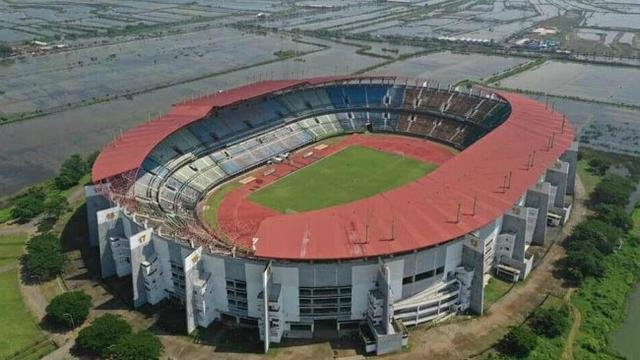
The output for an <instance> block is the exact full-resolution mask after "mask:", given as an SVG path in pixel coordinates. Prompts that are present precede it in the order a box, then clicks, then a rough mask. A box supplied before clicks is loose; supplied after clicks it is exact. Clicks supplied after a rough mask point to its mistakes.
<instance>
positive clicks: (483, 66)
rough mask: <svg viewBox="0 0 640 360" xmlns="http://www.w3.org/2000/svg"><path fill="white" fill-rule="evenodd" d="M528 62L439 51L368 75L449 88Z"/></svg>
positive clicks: (521, 59)
mask: <svg viewBox="0 0 640 360" xmlns="http://www.w3.org/2000/svg"><path fill="white" fill-rule="evenodd" d="M527 61H528V60H527V59H524V58H509V57H502V56H488V55H480V54H470V55H464V54H455V53H451V52H439V53H434V54H428V55H424V56H419V57H415V58H410V59H407V60H405V61H402V62H396V63H393V64H390V65H387V66H384V67H381V68H377V69H375V70H373V71H372V72H371V73H372V74H395V75H401V76H407V77H417V78H424V79H429V80H436V81H439V82H440V83H441V84H442V85H444V86H448V85H449V84H454V83H456V82H458V81H460V80H464V79H474V80H479V79H481V78H486V77H490V76H491V75H494V74H496V73H499V72H502V71H505V70H507V69H509V68H512V67H514V66H517V65H519V64H523V63H525V62H527Z"/></svg>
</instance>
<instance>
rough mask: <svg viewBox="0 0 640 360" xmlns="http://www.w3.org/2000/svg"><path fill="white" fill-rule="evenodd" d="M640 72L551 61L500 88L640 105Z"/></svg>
mask: <svg viewBox="0 0 640 360" xmlns="http://www.w3.org/2000/svg"><path fill="white" fill-rule="evenodd" d="M638 79H640V69H636V68H624V67H608V66H602V65H587V64H579V63H565V62H559V61H548V62H546V63H544V64H543V65H541V66H539V67H537V68H536V69H533V70H529V71H526V72H523V73H520V74H517V75H515V76H513V77H510V78H507V79H504V80H502V81H500V86H502V87H506V88H511V89H522V90H532V91H539V92H545V93H548V94H553V95H558V96H576V97H580V98H584V99H593V100H599V101H606V102H610V103H616V104H618V103H624V104H632V105H640V82H639V81H638Z"/></svg>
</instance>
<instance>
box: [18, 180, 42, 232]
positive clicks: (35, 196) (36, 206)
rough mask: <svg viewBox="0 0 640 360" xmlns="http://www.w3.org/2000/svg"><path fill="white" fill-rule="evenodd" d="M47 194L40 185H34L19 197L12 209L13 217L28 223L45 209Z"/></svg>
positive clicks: (19, 221)
mask: <svg viewBox="0 0 640 360" xmlns="http://www.w3.org/2000/svg"><path fill="white" fill-rule="evenodd" d="M45 198H46V194H45V193H44V191H43V190H42V188H40V187H33V188H31V189H29V190H28V191H27V193H26V194H24V195H23V196H21V197H19V198H18V199H17V200H16V202H15V203H14V206H13V208H12V209H11V218H13V219H15V220H16V221H17V222H18V223H21V224H22V223H26V222H28V221H29V220H31V219H33V218H34V217H36V216H38V215H40V214H41V213H42V212H43V211H44V200H45Z"/></svg>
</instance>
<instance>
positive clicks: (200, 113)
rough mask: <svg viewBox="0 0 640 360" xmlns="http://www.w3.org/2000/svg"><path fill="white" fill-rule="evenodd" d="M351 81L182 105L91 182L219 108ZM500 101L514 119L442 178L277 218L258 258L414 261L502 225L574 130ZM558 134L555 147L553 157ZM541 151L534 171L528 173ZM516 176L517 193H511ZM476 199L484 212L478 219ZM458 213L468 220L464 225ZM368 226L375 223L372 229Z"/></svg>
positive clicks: (102, 162)
mask: <svg viewBox="0 0 640 360" xmlns="http://www.w3.org/2000/svg"><path fill="white" fill-rule="evenodd" d="M343 79H344V80H347V79H349V78H348V77H325V78H314V79H309V80H281V81H262V82H259V83H255V84H251V85H247V86H242V87H239V88H235V89H232V90H227V91H224V92H221V93H217V94H214V95H210V96H206V97H203V98H199V99H197V100H195V101H189V102H183V103H180V104H176V105H174V107H173V108H172V110H171V111H170V112H169V113H168V114H166V115H164V116H162V117H160V118H157V119H154V120H152V121H149V122H146V123H144V124H141V125H139V126H137V127H135V128H133V129H131V130H129V131H128V132H126V133H125V134H124V135H123V136H121V137H120V138H118V139H117V140H115V141H114V142H112V143H110V144H108V145H107V146H106V147H105V148H104V149H103V151H102V152H101V153H100V155H99V156H98V158H97V160H96V162H95V164H94V167H93V172H92V179H93V181H94V182H99V181H102V180H105V179H108V178H110V177H113V176H115V175H118V174H121V173H124V172H127V171H131V170H135V169H137V168H139V167H140V165H141V164H142V162H143V160H144V159H145V158H146V156H147V155H148V154H149V153H150V152H151V151H152V150H153V148H155V147H156V146H157V145H158V144H159V143H160V142H161V141H162V140H163V139H165V138H166V137H167V136H169V135H171V134H172V133H173V132H175V131H177V130H178V129H180V128H183V127H185V126H187V125H189V124H191V123H193V122H195V121H197V120H200V119H202V118H203V117H205V116H206V115H207V114H209V113H210V112H211V111H213V110H214V109H215V108H219V107H223V106H227V105H230V104H233V103H235V102H238V101H242V100H246V99H250V98H253V97H258V96H261V95H265V94H268V93H270V92H274V91H278V90H283V89H288V88H292V87H295V86H301V85H305V84H310V85H313V84H319V83H322V82H328V81H339V80H343ZM388 79H393V78H388ZM502 96H503V97H504V98H505V99H506V100H507V101H508V102H509V103H511V107H512V113H511V115H510V117H509V118H508V119H507V120H506V121H505V122H504V123H503V124H502V125H500V126H499V127H498V128H496V129H494V130H493V131H491V132H490V133H489V134H487V135H486V136H484V137H483V138H482V139H480V140H479V141H477V142H476V143H474V144H473V145H471V146H470V147H468V148H467V149H465V150H464V151H463V152H461V153H460V154H459V155H458V156H456V157H454V158H453V159H451V160H449V161H447V162H446V163H444V164H443V165H442V166H440V167H439V168H438V169H436V170H435V171H433V172H431V173H429V174H428V175H426V176H425V177H423V178H421V179H419V180H418V181H416V182H414V183H411V184H408V185H405V186H403V187H400V188H397V189H394V190H391V191H388V192H385V193H383V194H378V195H376V196H373V197H370V198H367V199H362V200H359V201H356V202H352V203H349V204H345V205H341V206H335V207H330V208H326V209H321V210H315V211H310V212H305V213H300V214H290V215H278V216H273V217H269V218H267V219H265V220H264V221H263V222H262V223H261V224H260V227H259V228H258V231H257V233H256V235H255V237H256V238H257V243H256V253H255V255H256V256H258V257H264V258H279V259H296V260H322V259H347V258H357V257H366V256H377V255H383V254H390V253H398V252H406V251H411V250H414V249H420V248H424V247H428V246H432V245H436V244H440V243H444V242H447V241H449V240H452V239H455V238H457V237H459V236H462V235H464V234H466V233H469V232H471V231H474V230H477V229H478V228H480V227H482V226H485V225H487V224H488V223H490V222H491V221H493V220H495V219H496V218H498V217H499V216H501V215H502V214H504V213H505V212H506V211H507V210H508V209H509V208H511V207H512V206H513V205H514V204H515V203H516V202H517V200H518V198H519V197H520V196H522V195H523V194H524V193H525V191H526V190H527V188H528V187H530V186H531V185H533V184H535V183H536V181H537V180H538V178H539V177H540V176H541V175H542V174H543V173H544V171H545V170H546V169H547V168H548V167H550V166H551V165H552V164H553V163H554V161H556V159H558V158H559V156H560V155H561V154H562V153H563V152H564V151H565V150H567V148H568V147H569V146H570V144H571V142H572V140H573V130H572V129H571V127H570V125H569V124H568V123H567V124H565V125H564V131H562V132H561V128H562V124H563V122H564V121H563V117H562V115H560V114H558V113H556V112H552V111H551V110H548V109H545V107H544V105H542V104H540V103H538V102H536V101H534V100H531V99H529V98H526V97H524V96H520V95H515V94H509V93H506V94H502ZM552 134H555V137H554V139H555V140H554V146H553V147H552V148H551V149H547V145H548V143H549V139H550V138H551V136H552ZM534 150H535V151H536V155H535V163H534V165H533V166H532V167H531V168H529V169H527V167H526V164H527V160H528V159H529V157H530V155H531V154H532V152H533V151H534ZM509 172H511V183H510V186H509V188H508V189H503V188H502V185H503V183H504V179H505V176H508V174H509ZM474 199H475V202H476V211H475V214H472V208H473V203H474ZM458 204H460V206H461V209H462V211H461V213H462V215H461V217H460V220H459V221H457V222H456V213H457V209H458ZM365 218H366V219H369V220H368V221H366V222H365V221H364V219H365ZM392 224H393V225H392ZM367 226H368V229H369V230H368V231H366V230H365V229H366V228H367ZM391 229H393V231H392V230H391ZM366 234H368V235H366Z"/></svg>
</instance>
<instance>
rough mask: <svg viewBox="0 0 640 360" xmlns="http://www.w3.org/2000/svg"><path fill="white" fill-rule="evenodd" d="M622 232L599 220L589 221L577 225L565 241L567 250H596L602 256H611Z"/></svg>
mask: <svg viewBox="0 0 640 360" xmlns="http://www.w3.org/2000/svg"><path fill="white" fill-rule="evenodd" d="M621 236H622V231H621V230H620V229H618V228H616V227H615V226H613V225H610V224H608V223H606V222H604V221H602V220H600V219H589V220H586V221H583V222H582V223H580V224H578V225H577V226H576V227H575V228H574V229H573V232H572V233H571V236H569V238H568V239H567V243H566V248H567V249H568V250H578V249H594V248H595V249H597V250H598V251H600V252H601V253H602V254H604V255H608V254H611V253H612V252H613V249H614V248H615V245H616V243H617V241H618V240H619V239H620V237H621Z"/></svg>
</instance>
